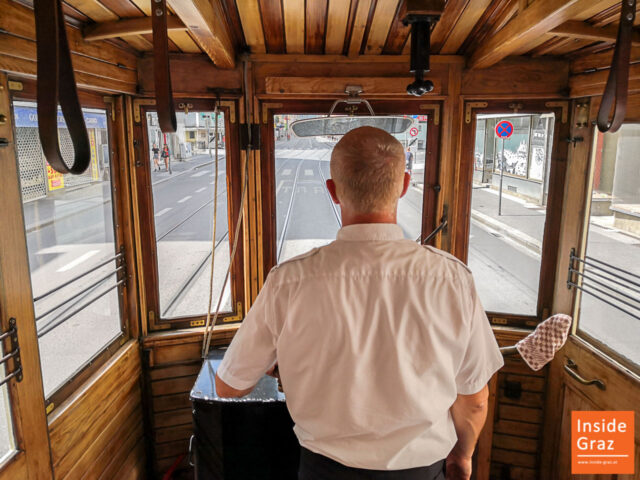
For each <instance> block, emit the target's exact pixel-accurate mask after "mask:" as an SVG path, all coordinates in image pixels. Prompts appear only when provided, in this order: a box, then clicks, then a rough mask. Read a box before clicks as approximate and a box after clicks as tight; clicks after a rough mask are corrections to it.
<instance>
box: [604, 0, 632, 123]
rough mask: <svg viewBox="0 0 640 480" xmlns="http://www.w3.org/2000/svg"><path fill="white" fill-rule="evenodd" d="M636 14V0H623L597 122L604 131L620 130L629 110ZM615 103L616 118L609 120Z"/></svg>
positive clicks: (614, 115) (614, 112) (614, 114)
mask: <svg viewBox="0 0 640 480" xmlns="http://www.w3.org/2000/svg"><path fill="white" fill-rule="evenodd" d="M635 16H636V0H622V11H621V12H620V26H619V27H618V38H617V39H616V48H615V50H614V53H613V60H612V61H611V69H610V70H609V78H608V79H607V85H606V86H605V89H604V93H603V95H602V103H601V104H600V110H599V111H598V121H597V124H598V130H600V131H601V132H612V133H613V132H617V131H618V129H619V128H620V126H621V125H622V122H623V121H624V116H625V114H626V113H627V95H628V93H629V60H630V57H631V37H632V34H633V21H634V19H635ZM614 105H615V109H614V111H613V119H612V120H611V122H609V113H610V112H611V107H613V106H614Z"/></svg>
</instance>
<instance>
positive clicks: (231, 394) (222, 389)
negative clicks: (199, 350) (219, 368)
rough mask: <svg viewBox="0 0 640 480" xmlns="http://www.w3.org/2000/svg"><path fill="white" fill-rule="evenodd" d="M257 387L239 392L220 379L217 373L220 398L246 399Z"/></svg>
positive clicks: (217, 387) (217, 391) (217, 392)
mask: <svg viewBox="0 0 640 480" xmlns="http://www.w3.org/2000/svg"><path fill="white" fill-rule="evenodd" d="M254 387H255V385H254V386H253V387H251V388H247V389H245V390H238V389H237V388H233V387H232V386H231V385H228V384H226V383H224V381H223V380H221V379H220V377H218V374H217V373H216V394H217V395H218V397H220V398H238V397H244V396H245V395H247V394H248V393H251V390H253V389H254Z"/></svg>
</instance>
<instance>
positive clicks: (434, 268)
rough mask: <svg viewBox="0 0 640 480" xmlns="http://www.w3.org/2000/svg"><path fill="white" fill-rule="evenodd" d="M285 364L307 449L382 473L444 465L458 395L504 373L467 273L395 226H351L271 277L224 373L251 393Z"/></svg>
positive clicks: (289, 400) (227, 379) (228, 380)
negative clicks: (267, 373) (274, 367)
mask: <svg viewBox="0 0 640 480" xmlns="http://www.w3.org/2000/svg"><path fill="white" fill-rule="evenodd" d="M276 361H277V362H278V365H279V371H280V376H281V379H282V385H283V388H284V392H285V395H286V398H287V407H288V408H289V411H290V413H291V416H292V418H293V420H294V422H295V427H294V430H295V433H296V435H297V437H298V440H299V441H300V444H301V445H302V446H304V447H305V448H307V449H309V450H312V451H314V452H316V453H319V454H322V455H325V456H327V457H330V458H332V459H334V460H336V461H338V462H340V463H342V464H344V465H348V466H352V467H358V468H367V469H376V470H399V469H405V468H413V467H419V466H426V465H430V464H432V463H434V462H437V461H438V460H441V459H443V458H445V457H446V456H447V455H448V454H449V452H450V451H451V449H452V448H453V446H454V444H455V442H456V440H457V437H456V432H455V428H454V425H453V420H452V417H451V414H450V412H449V408H450V407H451V405H452V404H453V402H454V401H455V399H456V395H457V394H464V395H469V394H473V393H477V392H479V391H480V390H481V389H482V388H483V387H484V386H485V385H486V384H487V382H488V381H489V379H490V378H491V376H492V375H493V374H494V373H495V372H496V371H497V370H498V369H499V368H500V367H501V366H502V365H503V359H502V355H501V354H500V351H499V349H498V344H497V342H496V340H495V337H494V335H493V332H492V330H491V326H490V324H489V321H488V320H487V317H486V315H485V313H484V310H483V308H482V305H481V304H480V301H479V300H478V296H477V294H476V291H475V287H474V284H473V278H472V276H471V273H470V271H469V270H468V269H467V267H466V266H465V265H464V264H462V263H461V262H459V261H458V260H456V259H455V258H454V257H452V256H451V255H449V254H447V253H444V252H442V251H440V250H437V249H435V248H431V247H423V246H420V245H418V244H417V243H416V242H414V241H411V240H406V239H404V238H403V235H402V230H401V229H400V227H399V226H397V225H395V224H358V225H350V226H347V227H343V228H342V229H341V230H340V231H339V232H338V236H337V239H336V241H335V242H333V243H331V244H329V245H327V246H325V247H321V248H316V249H313V250H311V251H310V252H308V253H306V254H304V255H301V256H299V257H297V258H294V259H291V260H289V261H286V262H284V263H282V264H281V265H279V266H277V267H275V268H274V269H273V270H271V272H270V273H269V276H268V277H267V280H266V282H265V284H264V287H263V289H262V291H261V292H260V294H259V295H258V297H257V299H256V302H255V303H254V305H253V307H252V308H251V310H250V311H249V313H248V314H247V316H246V318H245V320H244V322H243V324H242V326H241V327H240V329H239V330H238V332H237V333H236V336H235V338H234V339H233V341H232V343H231V345H230V346H229V349H228V350H227V352H226V354H225V356H224V359H223V361H222V363H221V365H220V368H219V370H218V375H219V377H220V378H221V379H222V380H223V381H224V382H225V383H227V384H228V385H230V386H231V387H234V388H236V389H246V388H249V387H252V386H253V385H255V384H256V382H257V381H258V380H259V378H260V377H261V376H262V375H263V374H264V372H265V371H266V370H268V369H269V368H270V367H271V366H272V365H273V364H274V362H276Z"/></svg>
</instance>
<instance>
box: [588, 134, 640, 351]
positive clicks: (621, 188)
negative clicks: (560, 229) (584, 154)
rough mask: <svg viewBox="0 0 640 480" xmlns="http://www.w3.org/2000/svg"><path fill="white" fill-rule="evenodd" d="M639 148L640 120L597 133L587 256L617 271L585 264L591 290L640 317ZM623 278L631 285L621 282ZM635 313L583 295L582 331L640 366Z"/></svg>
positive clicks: (638, 324)
mask: <svg viewBox="0 0 640 480" xmlns="http://www.w3.org/2000/svg"><path fill="white" fill-rule="evenodd" d="M639 151H640V124H628V125H623V126H622V127H621V128H620V130H619V131H618V132H616V133H607V134H602V133H600V132H598V131H596V135H595V143H594V148H593V157H592V162H593V189H592V193H591V212H590V216H589V230H588V237H587V250H586V255H587V256H588V257H590V258H592V259H594V260H593V261H592V262H593V264H594V265H597V266H600V267H602V268H605V269H606V270H607V271H609V272H611V273H605V272H604V271H603V270H602V268H594V267H593V266H589V267H585V272H584V273H585V274H586V275H588V276H589V277H590V279H589V280H585V281H584V282H583V287H584V288H585V289H588V290H589V291H590V292H592V293H596V294H597V295H598V296H600V297H602V298H604V299H605V300H608V301H610V302H611V303H613V304H614V305H617V306H619V307H621V308H623V309H625V310H627V311H628V312H629V313H631V314H635V315H636V316H638V315H640V300H639V299H640V288H639V287H638V286H636V285H638V284H640V188H638V185H640V156H638V152H639ZM587 260H588V261H589V258H588V259H587ZM598 261H600V262H606V264H608V265H610V266H611V267H608V266H606V265H604V264H601V263H598ZM618 269H622V270H623V271H624V272H623V271H620V270H618ZM625 272H626V273H625ZM621 279H622V283H623V284H625V285H626V286H623V285H620V283H618V282H620V280H621ZM630 282H635V283H636V285H634V284H633V283H630ZM595 289H599V290H601V292H604V293H601V292H598V291H596V290H595ZM624 302H626V304H625V303H624ZM634 306H635V308H634ZM629 313H625V312H623V311H621V310H618V309H617V308H614V307H613V306H612V305H609V304H607V303H605V302H603V301H602V300H599V299H597V298H595V297H593V296H591V295H588V294H582V296H581V305H580V322H579V329H580V330H582V331H584V332H585V333H587V334H589V335H590V336H592V337H594V338H595V339H597V340H599V341H601V342H602V343H604V344H605V345H607V346H608V347H609V348H611V349H612V350H614V351H615V352H617V353H618V354H620V355H622V356H623V357H626V358H627V359H628V360H630V361H631V362H633V363H635V364H640V350H638V345H640V320H638V319H637V318H634V317H632V316H631V315H629Z"/></svg>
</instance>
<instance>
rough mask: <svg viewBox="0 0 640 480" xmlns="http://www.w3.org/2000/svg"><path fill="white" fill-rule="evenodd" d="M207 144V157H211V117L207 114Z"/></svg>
mask: <svg viewBox="0 0 640 480" xmlns="http://www.w3.org/2000/svg"><path fill="white" fill-rule="evenodd" d="M205 118H206V119H207V144H208V145H209V156H210V157H211V156H212V155H211V115H209V114H207V116H206V117H205Z"/></svg>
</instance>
